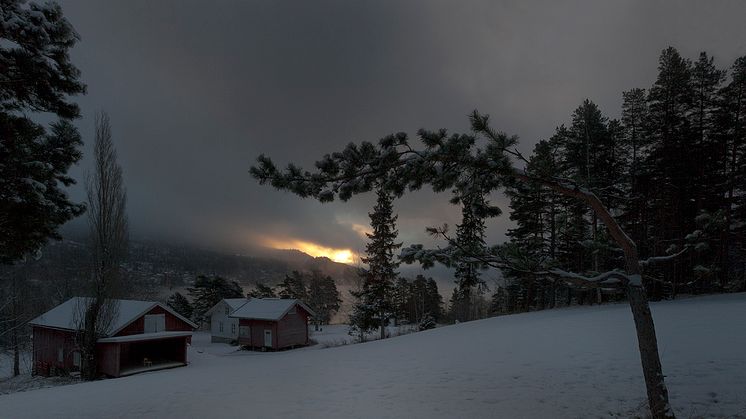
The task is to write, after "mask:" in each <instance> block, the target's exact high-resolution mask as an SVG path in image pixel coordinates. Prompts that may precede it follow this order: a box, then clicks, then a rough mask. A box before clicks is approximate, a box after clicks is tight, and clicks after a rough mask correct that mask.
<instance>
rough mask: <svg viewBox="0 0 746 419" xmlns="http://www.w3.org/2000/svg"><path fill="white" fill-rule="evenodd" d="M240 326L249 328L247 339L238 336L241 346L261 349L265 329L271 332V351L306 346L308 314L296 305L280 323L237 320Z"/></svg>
mask: <svg viewBox="0 0 746 419" xmlns="http://www.w3.org/2000/svg"><path fill="white" fill-rule="evenodd" d="M240 326H249V327H250V328H251V337H250V338H249V339H246V338H241V337H240V336H239V344H241V345H247V346H253V347H263V346H264V330H265V329H270V330H272V348H273V349H282V348H286V347H289V346H302V345H308V312H306V310H304V309H303V308H302V307H300V306H297V305H296V306H295V308H294V309H293V310H291V311H290V313H288V314H286V315H285V317H283V318H282V319H280V321H269V320H251V319H239V327H240Z"/></svg>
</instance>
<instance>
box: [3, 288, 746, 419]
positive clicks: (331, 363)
mask: <svg viewBox="0 0 746 419" xmlns="http://www.w3.org/2000/svg"><path fill="white" fill-rule="evenodd" d="M653 312H654V316H655V320H656V325H657V328H658V334H659V341H660V349H661V357H662V360H663V366H664V371H665V373H666V375H667V381H668V384H669V390H670V392H671V398H672V403H673V405H674V408H675V409H676V411H677V413H678V415H679V416H680V417H683V418H697V417H746V390H744V389H746V327H744V319H746V294H732V295H723V296H712V297H702V298H693V299H689V300H679V301H673V302H662V303H657V304H654V306H653ZM333 334H334V333H333V330H329V335H333ZM636 346H637V345H636V341H635V337H634V327H633V323H632V319H631V315H630V313H629V309H628V307H627V306H626V305H622V304H620V305H607V306H600V307H599V306H596V307H592V308H569V309H561V310H552V311H544V312H536V313H527V314H520V315H513V316H505V317H498V318H492V319H486V320H481V321H476V322H470V323H462V324H459V325H455V326H448V327H442V328H438V329H434V330H429V331H426V332H421V333H414V334H409V335H405V336H400V337H396V338H392V339H386V340H383V341H374V342H369V343H365V344H360V345H345V346H339V347H334V348H328V349H321V348H320V347H321V345H316V346H314V347H309V348H305V349H299V350H293V351H284V352H276V353H269V352H268V353H262V352H247V351H235V348H233V347H230V346H228V345H218V344H210V343H209V341H208V340H207V339H206V338H205V336H204V335H198V336H196V337H195V342H194V346H193V347H192V348H191V350H190V354H189V355H190V360H191V364H190V365H189V366H187V367H184V368H177V369H173V370H166V371H159V372H152V373H146V374H142V375H136V376H131V377H126V378H120V379H112V380H104V381H98V382H92V383H84V384H75V385H68V386H61V387H54V388H46V389H41V390H33V391H27V392H21V393H15V394H10V395H4V396H0V416H2V417H8V418H40V417H43V418H100V417H110V418H111V417H113V418H120V417H121V418H125V417H126V418H131V417H154V418H203V417H212V418H233V417H248V416H251V417H262V418H274V417H281V418H286V417H289V418H296V417H297V418H300V417H304V418H308V417H310V418H358V417H366V418H482V417H501V418H563V417H567V418H578V417H582V418H585V417H634V416H635V415H638V414H640V413H641V412H643V411H644V408H643V407H644V406H645V399H644V396H645V394H644V393H645V392H644V387H643V379H642V374H641V371H640V365H639V358H638V353H637V347H636Z"/></svg>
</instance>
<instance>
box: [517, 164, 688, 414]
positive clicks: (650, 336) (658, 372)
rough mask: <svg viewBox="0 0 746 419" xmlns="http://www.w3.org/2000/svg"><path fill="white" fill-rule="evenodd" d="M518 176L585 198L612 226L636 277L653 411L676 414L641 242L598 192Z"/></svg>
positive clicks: (631, 290) (633, 298) (634, 305)
mask: <svg viewBox="0 0 746 419" xmlns="http://www.w3.org/2000/svg"><path fill="white" fill-rule="evenodd" d="M514 176H515V178H516V179H518V180H521V181H527V182H539V183H540V184H542V185H544V186H546V187H548V188H550V189H552V190H555V191H557V192H559V193H560V194H562V195H565V196H570V197H573V198H576V199H579V200H581V201H583V202H585V203H586V204H587V205H588V206H590V207H591V209H592V210H594V211H595V213H596V214H597V216H598V218H599V219H600V220H601V221H602V222H603V223H604V225H605V226H606V228H607V229H608V231H609V235H610V236H611V237H612V238H613V239H614V241H615V242H616V243H617V244H618V245H619V247H620V248H621V249H622V250H623V251H624V259H625V262H626V268H627V274H628V275H629V277H630V278H631V279H632V281H630V283H629V284H627V289H626V292H627V299H628V300H629V306H630V308H631V309H632V317H633V318H634V321H635V330H636V331H637V344H638V346H639V349H640V361H641V362H642V372H643V376H644V377H645V387H646V389H647V395H648V406H649V407H650V414H651V417H652V418H653V419H673V418H674V417H675V416H674V413H673V410H672V409H671V406H670V404H669V402H668V389H667V388H666V382H665V376H664V375H663V369H662V367H661V361H660V356H659V354H658V340H657V338H656V335H655V325H654V324H653V315H652V314H651V313H650V305H649V304H648V298H647V295H646V294H645V289H644V288H643V287H642V277H641V274H642V269H641V267H640V261H639V260H638V255H637V245H636V244H635V242H634V241H632V239H630V238H629V236H628V235H627V234H626V233H625V232H624V230H622V227H621V226H620V225H619V223H617V221H616V219H614V217H613V216H612V215H611V213H610V212H609V210H608V209H606V207H605V206H604V205H603V203H602V202H601V200H600V199H598V197H597V196H596V195H595V194H594V193H592V192H590V191H587V190H585V189H582V188H580V187H577V186H574V185H566V184H564V183H562V182H560V181H555V180H551V179H543V178H534V177H531V176H529V175H527V174H525V173H523V172H521V171H518V170H515V171H514Z"/></svg>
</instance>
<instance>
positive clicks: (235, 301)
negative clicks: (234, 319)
mask: <svg viewBox="0 0 746 419" xmlns="http://www.w3.org/2000/svg"><path fill="white" fill-rule="evenodd" d="M223 301H225V303H226V304H228V305H229V306H230V308H231V310H236V309H238V308H239V307H241V306H242V305H244V304H246V302H247V301H249V299H248V298H226V299H224V300H223Z"/></svg>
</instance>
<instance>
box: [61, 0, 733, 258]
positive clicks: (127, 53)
mask: <svg viewBox="0 0 746 419" xmlns="http://www.w3.org/2000/svg"><path fill="white" fill-rule="evenodd" d="M651 3H653V2H648V1H636V2H633V1H626V2H598V1H573V2H555V1H547V2H526V1H521V2H511V3H508V2H505V3H503V2H491V1H490V2H487V1H484V2H481V1H467V2H445V1H442V2H441V1H419V2H394V1H385V2H372V1H371V2H347V1H321V2H305V1H298V2H249V1H240V2H239V1H218V2H204V1H160V0H159V1H126V2H125V1H121V2H116V3H115V2H101V1H93V0H92V1H83V0H71V1H63V2H62V5H63V8H64V10H65V13H66V15H67V16H68V18H69V20H70V21H71V22H72V23H73V25H74V26H75V28H76V30H77V31H78V32H79V33H80V35H81V37H82V42H81V43H80V44H79V45H78V46H77V47H76V48H75V50H74V52H73V56H74V60H75V62H76V63H77V64H78V66H79V67H80V68H81V70H82V71H83V79H84V81H85V82H86V83H87V84H88V89H89V93H88V95H86V96H85V97H81V98H80V100H79V102H80V104H81V106H82V109H83V112H84V118H83V119H81V120H79V121H78V124H79V126H80V128H81V131H82V133H83V134H84V136H85V138H86V139H87V140H90V139H91V137H92V132H93V126H92V125H93V124H92V119H93V118H92V116H93V113H94V112H95V111H96V110H98V109H105V110H107V111H108V112H109V113H110V115H111V119H112V123H113V132H114V136H115V141H116V143H117V146H118V148H119V152H120V162H121V164H122V165H123V167H124V170H125V176H126V182H127V186H128V192H129V212H130V217H131V224H132V229H133V234H134V235H135V236H148V237H161V236H168V237H171V238H178V239H183V240H191V241H197V242H202V243H206V244H227V245H248V244H251V243H256V241H257V240H259V239H260V238H261V237H275V238H280V239H282V238H293V239H299V240H305V241H310V242H314V243H318V244H321V245H324V246H329V247H337V248H351V249H353V250H359V249H362V248H363V243H364V241H363V239H362V237H361V236H360V235H359V234H358V233H356V231H355V227H354V224H365V223H367V212H368V211H369V208H370V207H371V204H372V197H370V196H367V197H359V198H354V199H353V201H352V202H351V203H348V204H338V203H335V204H328V205H321V204H319V203H317V202H313V201H309V200H300V199H298V198H296V197H295V196H292V195H289V194H286V193H283V192H278V191H274V190H272V189H270V188H268V187H260V186H258V185H257V184H256V183H255V182H254V181H253V180H252V179H251V178H250V177H249V175H248V173H247V169H248V168H249V166H250V165H251V164H252V163H253V161H254V159H255V157H256V156H257V155H258V154H260V153H266V154H268V155H270V156H272V157H273V158H275V160H276V161H277V162H278V163H281V164H284V163H287V162H290V161H293V162H297V163H301V164H304V165H310V164H312V162H313V161H314V159H315V158H316V157H318V156H320V155H322V154H323V153H326V152H329V151H333V150H336V149H340V148H341V147H343V146H344V145H345V144H346V143H347V142H349V141H359V140H375V139H377V138H379V137H381V136H383V135H386V134H388V133H391V132H397V131H407V132H410V133H414V132H415V130H416V129H417V128H420V127H426V128H440V127H444V128H449V129H452V130H456V131H459V130H465V129H466V128H467V119H466V115H467V113H468V112H469V111H470V110H472V109H474V108H478V109H480V110H481V111H483V112H488V113H490V114H491V115H492V116H493V119H494V122H495V124H496V125H497V127H499V128H500V129H502V130H504V131H506V132H508V133H513V134H517V135H519V136H520V137H521V138H522V148H523V149H524V150H526V151H530V149H531V147H532V146H533V144H534V143H535V142H536V141H537V140H538V139H541V138H546V137H548V136H549V135H551V133H552V131H553V129H554V127H555V126H557V125H559V124H561V123H564V122H566V121H567V120H568V118H569V115H570V113H571V112H572V110H573V109H574V108H575V107H576V106H577V105H578V104H579V103H580V102H581V101H582V100H583V99H584V98H586V97H588V98H591V99H592V100H594V101H596V102H597V103H598V104H599V105H600V106H601V107H602V109H603V110H604V111H605V112H606V113H607V114H608V115H610V116H612V117H614V116H618V114H619V107H620V100H621V92H622V91H623V90H627V89H629V88H631V87H647V86H649V85H650V84H651V82H652V81H653V79H654V77H655V74H656V63H657V57H658V54H659V53H660V51H661V50H662V49H663V48H665V47H666V46H668V45H673V46H675V47H677V48H679V50H680V51H681V52H682V54H684V55H686V56H690V57H694V56H695V55H696V54H697V53H698V52H699V51H700V50H707V51H708V52H710V53H711V54H713V55H714V56H715V57H716V60H717V62H718V64H719V65H720V66H727V65H730V63H731V62H732V60H733V59H735V58H736V57H737V56H740V55H744V54H746V30H745V29H744V25H743V17H744V16H746V3H742V2H655V4H651ZM88 166H89V161H88V160H86V161H84V162H83V163H82V164H81V166H80V167H79V168H77V169H76V172H75V175H76V177H78V178H79V179H80V180H81V181H82V180H83V177H84V173H85V171H86V170H87V167H88ZM73 194H74V196H76V197H78V198H79V199H82V197H83V194H82V193H81V188H76V189H75V190H74V191H73ZM496 198H497V199H499V200H501V198H499V197H496ZM397 205H398V208H399V210H400V226H401V234H402V239H403V240H404V241H405V242H422V241H427V238H426V237H425V234H424V232H423V228H424V227H425V226H427V225H434V224H440V223H443V222H449V223H454V222H456V221H457V220H458V215H459V211H458V209H457V208H454V207H452V206H450V205H449V204H447V197H446V196H435V195H433V194H431V193H430V192H427V191H423V192H419V193H417V194H416V195H415V196H412V197H407V198H405V199H404V200H402V201H400V202H398V204H397ZM503 207H504V205H503ZM504 209H506V210H507V208H504ZM508 225H509V221H508V220H507V215H504V216H503V217H501V218H499V219H497V220H494V221H493V222H491V224H490V238H491V240H493V241H500V240H502V239H503V238H504V231H505V228H506V226H508Z"/></svg>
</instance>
